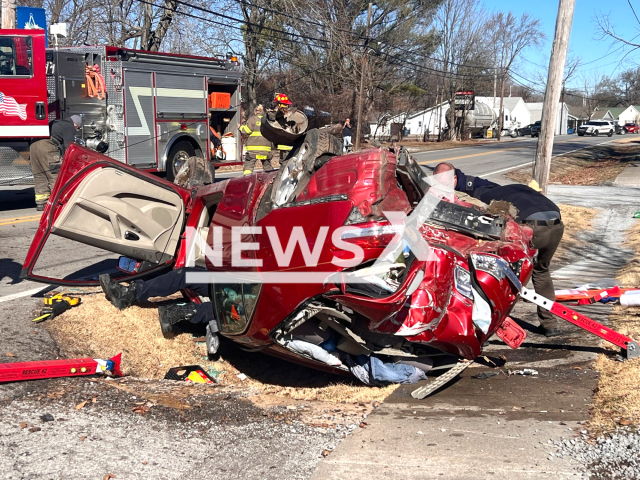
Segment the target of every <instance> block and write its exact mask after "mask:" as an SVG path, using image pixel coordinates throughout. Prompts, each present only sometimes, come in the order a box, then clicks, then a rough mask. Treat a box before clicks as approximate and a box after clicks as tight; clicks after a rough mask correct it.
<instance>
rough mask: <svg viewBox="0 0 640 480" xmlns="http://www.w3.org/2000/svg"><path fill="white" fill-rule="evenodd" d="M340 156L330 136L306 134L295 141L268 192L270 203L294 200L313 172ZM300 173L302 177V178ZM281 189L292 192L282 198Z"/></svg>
mask: <svg viewBox="0 0 640 480" xmlns="http://www.w3.org/2000/svg"><path fill="white" fill-rule="evenodd" d="M342 153H343V144H342V142H340V140H338V138H337V137H334V136H333V135H330V134H329V133H328V132H326V131H321V130H318V129H312V130H309V131H308V132H307V133H306V134H304V135H303V136H302V137H301V138H300V139H298V141H297V142H296V144H295V145H294V146H293V149H292V150H291V151H290V152H289V154H288V155H287V158H286V159H285V160H284V162H283V164H282V165H281V166H280V169H279V170H278V174H277V175H276V177H275V179H274V181H273V190H272V192H271V199H272V201H273V203H274V204H276V205H278V202H280V201H282V200H283V198H287V197H288V200H287V202H288V201H291V200H293V199H294V198H296V197H297V196H298V195H299V194H300V192H301V191H302V190H303V188H304V187H305V186H306V185H307V183H308V181H309V179H310V178H311V175H312V174H313V172H314V171H316V170H317V169H318V168H320V167H321V166H322V165H324V164H325V163H326V162H328V161H329V160H330V159H331V158H332V157H334V156H336V155H342ZM292 162H293V163H292ZM293 171H295V172H297V173H296V174H295V175H296V178H293V180H292V177H289V173H290V172H293ZM303 171H304V172H306V174H303ZM283 182H284V183H283ZM281 186H284V188H285V189H287V188H292V189H293V191H291V190H290V192H291V193H287V194H284V195H283V194H282V193H281Z"/></svg>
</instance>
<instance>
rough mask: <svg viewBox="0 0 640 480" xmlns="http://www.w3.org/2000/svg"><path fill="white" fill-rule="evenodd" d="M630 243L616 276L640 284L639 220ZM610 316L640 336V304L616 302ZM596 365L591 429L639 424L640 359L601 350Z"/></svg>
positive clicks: (626, 282) (620, 326)
mask: <svg viewBox="0 0 640 480" xmlns="http://www.w3.org/2000/svg"><path fill="white" fill-rule="evenodd" d="M627 244H628V245H632V246H634V247H635V249H636V255H635V256H634V258H633V259H632V260H631V261H630V262H629V263H628V264H627V265H626V266H625V267H623V268H622V269H621V270H620V271H619V272H618V276H617V278H618V280H619V281H620V286H624V287H640V222H639V223H637V224H636V225H635V226H634V227H632V228H631V229H630V230H629V231H628V232H627ZM609 319H610V321H611V324H612V328H613V329H614V330H617V331H619V332H620V333H623V334H624V335H627V336H629V337H631V338H633V339H640V308H635V307H629V308H625V307H622V306H616V307H615V308H614V309H613V311H612V313H611V314H610V316H609ZM611 348H612V349H613V347H611ZM596 368H597V369H598V371H599V372H600V380H599V382H598V387H597V389H596V391H595V395H594V398H593V407H592V412H591V413H592V418H591V422H590V430H591V431H592V433H593V434H595V435H599V434H600V433H602V432H609V431H613V430H615V429H616V428H618V427H619V426H620V425H640V359H637V358H636V359H634V360H627V361H625V362H618V361H616V360H614V359H613V358H612V356H610V355H604V354H601V355H599V356H598V358H597V360H596Z"/></svg>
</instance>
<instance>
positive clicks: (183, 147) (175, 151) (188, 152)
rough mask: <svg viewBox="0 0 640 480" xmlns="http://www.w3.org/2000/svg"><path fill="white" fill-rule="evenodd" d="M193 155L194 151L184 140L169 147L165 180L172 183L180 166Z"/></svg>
mask: <svg viewBox="0 0 640 480" xmlns="http://www.w3.org/2000/svg"><path fill="white" fill-rule="evenodd" d="M195 154H196V149H195V148H193V145H191V143H189V142H187V141H186V140H183V141H181V142H178V143H176V144H175V145H174V146H173V147H171V150H169V155H167V165H166V169H167V180H169V181H170V182H173V181H174V180H175V178H176V175H177V173H178V171H179V170H180V168H181V167H182V165H184V164H185V163H186V161H187V160H189V157H193V156H195Z"/></svg>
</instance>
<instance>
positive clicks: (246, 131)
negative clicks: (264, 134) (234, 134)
mask: <svg viewBox="0 0 640 480" xmlns="http://www.w3.org/2000/svg"><path fill="white" fill-rule="evenodd" d="M240 131H241V132H242V133H246V134H247V135H249V134H251V133H252V130H251V129H250V128H249V127H247V126H246V125H242V126H241V127H240Z"/></svg>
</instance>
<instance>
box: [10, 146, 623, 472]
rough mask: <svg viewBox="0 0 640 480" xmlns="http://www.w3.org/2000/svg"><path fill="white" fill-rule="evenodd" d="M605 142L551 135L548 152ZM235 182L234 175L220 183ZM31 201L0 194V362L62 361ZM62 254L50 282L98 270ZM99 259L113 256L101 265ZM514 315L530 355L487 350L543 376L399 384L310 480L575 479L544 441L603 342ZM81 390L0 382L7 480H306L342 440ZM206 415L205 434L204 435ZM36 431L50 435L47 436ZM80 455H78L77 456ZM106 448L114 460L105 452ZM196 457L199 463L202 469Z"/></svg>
mask: <svg viewBox="0 0 640 480" xmlns="http://www.w3.org/2000/svg"><path fill="white" fill-rule="evenodd" d="M611 140H612V139H609V138H606V137H605V138H584V137H581V138H580V137H575V136H574V137H558V138H557V139H556V143H555V148H554V154H556V155H558V154H562V153H567V152H570V151H573V150H577V149H580V148H584V147H585V146H593V145H598V144H602V143H606V142H609V141H611ZM613 140H615V138H614V139H613ZM535 148H536V139H530V138H524V139H513V140H511V139H507V140H505V141H504V142H503V143H499V144H498V143H497V142H495V143H493V142H492V143H489V144H486V145H480V146H476V147H470V148H467V147H465V148H456V149H450V150H440V151H432V152H423V153H418V154H415V156H416V158H417V159H418V161H419V162H420V163H421V164H422V165H424V166H425V167H426V168H433V167H434V166H435V165H436V164H437V163H438V162H440V161H449V162H451V163H453V164H454V165H455V166H456V167H459V168H461V169H462V170H463V171H465V173H468V174H472V175H482V176H485V177H486V176H488V177H491V178H492V179H496V180H499V179H500V177H501V174H502V173H503V172H505V171H508V170H509V169H514V168H517V167H519V166H523V165H526V164H527V163H529V162H531V160H532V159H533V156H534V153H535ZM232 175H236V174H224V175H221V176H220V177H222V178H224V177H227V176H232ZM32 199H33V190H32V189H30V188H18V189H7V188H2V189H0V239H1V242H0V259H1V260H0V292H1V293H0V312H1V313H2V315H3V328H2V332H3V334H2V336H0V356H3V357H4V355H5V352H11V354H12V355H16V357H15V359H17V360H19V361H27V360H35V359H41V358H42V359H44V358H55V356H56V355H58V352H57V347H56V345H55V343H54V342H53V341H52V340H51V338H50V337H49V336H48V334H47V332H46V330H45V329H44V328H42V327H41V326H39V325H38V326H34V325H31V322H30V319H31V318H32V316H33V313H34V312H35V311H36V309H37V308H38V306H39V305H41V302H42V300H41V298H39V297H40V296H41V293H42V292H43V291H44V289H46V288H47V287H46V286H45V285H42V284H36V283H33V282H30V281H23V280H20V279H19V273H20V269H21V265H22V262H23V260H24V258H25V255H26V252H27V249H28V247H29V244H30V242H31V239H32V238H33V236H34V234H35V231H36V229H37V226H38V220H39V214H38V213H37V212H36V211H35V209H34V207H33V200H32ZM56 240H57V239H56ZM56 245H58V244H56ZM58 247H59V248H57V250H56V252H55V254H54V255H52V256H50V257H48V259H47V261H46V262H47V265H46V266H47V267H48V268H49V269H50V270H51V271H52V272H53V273H54V274H55V273H58V274H62V273H63V272H64V271H65V268H66V267H67V266H69V265H71V266H72V267H74V268H83V267H85V266H87V265H89V264H91V263H95V261H96V252H95V250H94V249H91V248H90V247H86V246H77V245H76V246H72V245H66V246H62V245H61V244H60V245H58ZM107 258H112V257H111V256H105V257H104V258H100V260H102V261H106V259H107ZM36 292H40V294H36ZM516 313H517V315H518V318H519V319H520V320H522V321H523V322H525V323H526V324H527V325H529V327H528V329H529V330H530V332H529V334H530V339H528V343H527V346H526V347H527V348H521V349H519V350H515V351H511V350H509V349H507V348H506V347H505V346H504V345H502V344H500V342H492V345H490V347H489V350H488V355H490V356H491V358H492V359H494V360H496V358H497V357H498V356H499V355H502V354H504V355H506V356H507V357H508V359H509V362H510V365H511V368H523V367H533V368H537V369H538V370H540V376H539V377H537V378H533V377H506V378H503V377H494V378H491V379H488V380H472V379H470V378H469V377H470V376H471V375H472V374H476V373H477V372H478V370H480V369H469V370H467V372H465V374H464V375H463V378H462V380H460V381H459V382H457V383H456V384H455V385H454V386H453V387H451V388H449V389H446V390H444V391H443V392H441V393H438V394H436V395H435V396H434V397H433V398H432V399H430V400H428V401H426V402H421V403H416V402H414V401H413V400H412V399H411V398H410V397H409V392H410V390H411V389H410V388H408V387H407V388H402V389H400V390H398V391H397V392H396V393H395V394H394V395H393V396H392V397H391V398H389V399H388V401H387V402H385V404H383V405H382V407H380V408H379V409H378V410H376V412H375V413H374V414H373V415H371V416H370V417H368V419H367V423H368V426H366V428H360V429H357V431H356V434H355V435H352V436H350V437H348V438H347V440H346V441H342V443H341V444H340V445H339V446H338V448H337V449H336V450H335V451H334V452H333V453H332V454H330V455H329V456H328V457H327V458H326V459H325V460H324V461H322V462H321V463H320V465H319V467H318V469H317V470H316V472H315V478H318V479H323V480H324V479H326V478H354V479H359V478H367V479H369V480H370V479H374V478H456V479H457V478H461V479H462V478H480V477H484V476H486V475H485V472H486V474H487V475H491V478H520V477H523V478H524V477H525V476H526V477H527V478H552V477H553V478H566V477H568V476H570V475H573V474H574V473H575V468H574V467H573V466H571V465H569V464H568V462H566V460H561V459H558V460H554V461H553V462H551V463H550V461H548V460H547V455H548V454H549V453H552V450H553V449H552V448H551V447H550V446H549V445H548V444H547V441H548V440H550V439H559V438H560V437H561V436H563V435H569V436H571V435H574V434H575V432H576V430H579V429H580V428H582V427H580V425H579V423H577V422H580V421H583V420H585V419H587V418H588V411H587V408H588V403H589V398H590V395H591V391H592V388H593V386H594V382H595V378H596V374H595V373H594V372H593V371H591V370H590V369H589V368H588V365H589V363H590V362H591V361H592V359H593V357H594V352H597V351H599V348H591V347H584V345H593V346H595V345H597V342H595V341H594V340H593V339H592V338H585V337H584V336H583V335H581V334H579V333H578V332H576V330H575V329H574V330H572V331H571V334H570V335H569V338H560V339H559V340H555V341H552V342H549V341H548V340H546V339H545V338H544V337H541V336H539V335H536V333H535V327H534V326H532V325H534V324H535V323H536V320H535V314H534V311H533V309H532V308H531V307H530V306H520V307H519V310H518V311H517V312H516ZM25 332H27V334H25ZM11 360H14V359H13V358H7V359H6V360H5V361H11ZM310 373H312V372H311V371H310ZM74 382H78V383H74ZM81 382H82V381H81V380H79V379H78V380H73V381H65V382H61V381H57V383H56V382H54V383H45V382H35V383H33V384H21V385H8V386H4V387H2V386H0V418H2V419H3V420H2V422H0V468H2V469H3V471H4V472H8V473H6V476H5V478H85V477H86V478H88V477H89V476H90V477H91V478H102V476H103V475H106V474H107V473H114V474H116V475H117V476H116V478H213V477H215V478H221V479H225V478H252V479H253V478H309V476H310V475H311V472H312V471H313V469H314V467H315V462H317V461H318V458H319V453H320V452H322V450H323V449H324V448H330V447H329V446H330V445H331V446H332V445H333V444H334V443H335V442H337V441H338V440H339V439H338V438H337V437H338V435H337V432H336V435H329V433H318V431H317V429H312V428H309V427H306V426H301V425H298V424H292V425H291V426H286V425H289V421H287V423H286V425H285V426H282V424H281V423H280V424H277V425H276V424H275V423H274V422H271V420H270V418H269V419H267V418H266V417H264V415H265V414H264V413H261V412H260V411H257V410H255V409H254V408H253V407H250V406H247V405H245V404H243V403H242V402H243V400H242V399H241V398H238V397H237V396H232V397H230V396H228V395H227V396H222V397H220V396H213V397H212V400H213V401H212V403H211V404H210V405H209V404H206V405H205V406H206V407H207V408H208V409H210V411H211V412H214V413H212V414H211V415H208V416H203V417H199V416H198V415H196V414H195V413H194V414H192V415H191V416H187V417H183V416H180V418H178V419H176V418H174V417H171V418H167V419H165V418H164V417H158V418H154V419H147V420H146V421H145V420H143V419H141V417H139V416H136V415H135V414H131V412H130V408H129V407H127V406H119V404H120V402H126V401H129V402H131V401H132V400H130V398H129V397H128V396H127V398H124V397H123V398H115V397H109V396H108V395H107V397H105V399H104V400H99V402H101V403H98V407H92V410H91V411H90V412H84V411H76V410H75V409H74V408H73V405H77V404H78V403H80V402H81V401H83V400H86V398H90V397H91V396H93V395H94V394H93V393H91V392H90V391H89V390H90V389H91V388H92V386H91V385H88V384H86V382H85V383H81ZM90 387H91V388H90ZM87 389H89V390H87ZM63 390H64V391H65V392H67V393H65V394H64V395H63V396H62V397H61V399H60V401H58V400H57V397H55V396H54V397H51V398H53V399H54V400H55V401H54V400H47V398H49V397H48V396H47V395H50V392H58V391H63ZM78 392H83V393H78ZM569 392H570V393H569ZM553 393H556V394H562V395H553ZM550 394H551V395H552V396H553V401H552V402H550V401H549V395H550ZM105 395H106V394H105ZM43 397H45V399H44V400H42V401H40V400H39V399H40V398H43ZM131 398H133V399H135V396H134V397H131ZM199 402H200V403H202V402H201V401H200V400H199ZM100 405H102V406H100ZM203 405H204V403H203ZM216 409H217V410H216ZM220 409H223V410H224V411H225V412H227V411H232V412H236V413H234V416H233V419H234V422H236V421H237V424H233V425H232V429H229V428H228V427H227V426H226V425H225V423H224V421H225V420H224V418H222V420H219V418H218V417H219V416H220V415H219V413H215V412H216V411H218V412H219V411H220ZM44 413H52V414H53V415H54V417H56V419H58V418H59V417H64V418H66V419H67V422H62V421H60V422H58V421H56V422H54V423H51V424H46V425H42V424H41V423H40V421H39V420H38V417H39V415H41V414H44ZM167 415H169V414H168V413H167ZM228 416H229V415H228V414H226V413H225V417H228ZM200 420H205V421H206V422H205V421H203V422H202V424H203V425H204V424H205V423H206V424H207V425H206V426H204V427H198V426H197V425H199V424H200ZM21 421H26V422H30V423H35V424H37V425H41V426H42V431H41V432H36V433H28V432H27V430H26V429H24V430H21V429H20V427H19V423H20V422H21ZM294 426H295V429H294ZM569 430H571V431H569ZM86 432H89V433H88V434H87V433H86ZM202 432H204V433H202ZM234 432H237V436H236V433H234ZM264 432H271V433H268V434H267V433H264ZM44 433H47V434H48V435H49V436H48V437H46V438H45V437H43V434H44ZM185 433H186V436H185ZM87 435H88V440H87V441H86V442H85V440H84V439H86V438H87ZM179 435H180V437H179ZM178 438H180V439H179V440H178ZM214 446H215V448H214ZM538 448H539V449H538ZM80 451H82V452H84V454H83V456H81V457H78V458H77V459H74V457H73V454H75V453H77V452H80ZM114 451H117V452H118V455H111V454H109V453H107V455H104V454H103V453H104V452H112V453H113V452H114ZM47 452H50V453H47ZM185 452H188V454H186V456H185ZM193 452H196V455H195V457H196V458H195V459H194V458H193V455H192V453H193ZM274 452H280V453H278V454H277V455H276V454H275V453H274ZM159 453H161V454H159ZM204 457H208V461H207V462H208V463H206V465H205V464H204V463H202V462H201V460H202V458H204ZM59 459H60V460H59ZM62 459H64V460H62ZM142 460H144V464H142V463H141V461H142ZM147 460H149V461H148V462H147ZM147 463H148V464H147ZM256 464H258V465H262V467H260V468H258V467H256ZM452 464H455V465H456V467H457V469H452V468H451V465H452ZM143 465H144V466H143ZM202 465H205V467H204V468H203V467H202ZM247 465H250V466H251V468H247ZM265 465H266V467H265ZM265 468H266V469H267V470H265ZM243 469H244V470H243ZM481 472H482V473H481ZM182 475H184V477H182ZM211 475H213V476H211Z"/></svg>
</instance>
